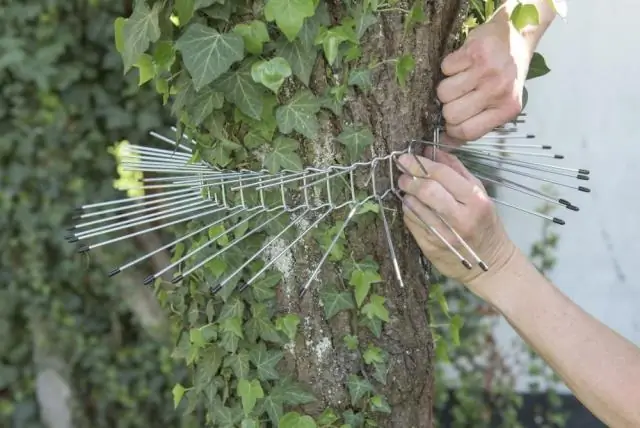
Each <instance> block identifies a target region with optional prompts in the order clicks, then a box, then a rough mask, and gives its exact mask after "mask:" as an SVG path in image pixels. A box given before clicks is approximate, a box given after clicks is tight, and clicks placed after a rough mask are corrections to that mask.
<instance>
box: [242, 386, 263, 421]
mask: <svg viewBox="0 0 640 428" xmlns="http://www.w3.org/2000/svg"><path fill="white" fill-rule="evenodd" d="M237 394H238V396H239V397H240V398H241V399H242V409H243V410H244V414H245V415H249V414H250V413H251V411H252V410H253V408H254V407H255V406H256V401H258V399H259V398H263V397H264V391H263V390H262V386H261V385H260V381H259V380H257V379H253V380H252V381H248V380H247V379H240V381H239V382H238V388H237Z"/></svg>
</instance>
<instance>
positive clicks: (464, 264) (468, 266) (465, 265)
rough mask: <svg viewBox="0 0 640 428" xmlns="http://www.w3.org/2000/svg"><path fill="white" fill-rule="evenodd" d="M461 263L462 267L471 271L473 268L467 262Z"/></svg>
mask: <svg viewBox="0 0 640 428" xmlns="http://www.w3.org/2000/svg"><path fill="white" fill-rule="evenodd" d="M461 262H462V266H464V267H466V268H467V269H469V270H471V269H473V266H471V263H469V262H468V261H467V260H461Z"/></svg>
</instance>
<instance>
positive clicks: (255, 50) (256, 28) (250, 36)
mask: <svg viewBox="0 0 640 428" xmlns="http://www.w3.org/2000/svg"><path fill="white" fill-rule="evenodd" d="M233 31H234V32H235V33H237V34H239V35H240V36H242V39H243V40H244V47H245V49H247V52H249V53H251V54H254V55H259V54H261V53H262V49H263V45H264V44H265V43H267V42H268V41H269V33H268V31H267V26H266V25H265V23H264V22H262V21H259V20H257V19H256V20H253V21H250V22H248V23H243V24H238V25H236V26H235V27H234V28H233Z"/></svg>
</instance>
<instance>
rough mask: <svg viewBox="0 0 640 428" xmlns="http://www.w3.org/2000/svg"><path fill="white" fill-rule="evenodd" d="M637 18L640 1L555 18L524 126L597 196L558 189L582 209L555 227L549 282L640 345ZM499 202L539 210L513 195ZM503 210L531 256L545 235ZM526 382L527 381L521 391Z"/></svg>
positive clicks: (590, 2) (503, 335)
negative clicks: (584, 176) (578, 170)
mask: <svg viewBox="0 0 640 428" xmlns="http://www.w3.org/2000/svg"><path fill="white" fill-rule="evenodd" d="M639 13H640V2H637V1H632V0H615V1H606V2H605V1H601V0H580V1H572V2H570V3H569V13H568V19H567V22H566V23H565V22H563V21H562V20H560V19H558V20H557V21H556V22H555V23H554V24H553V25H552V26H551V28H550V29H549V30H548V32H547V34H546V35H545V37H544V39H543V41H542V42H541V43H540V46H539V47H538V51H539V52H541V53H542V54H543V55H544V56H545V58H546V59H547V64H548V65H549V67H550V68H551V73H549V74H548V75H547V76H544V77H542V78H539V79H536V80H534V81H531V82H530V83H528V89H529V105H528V106H527V108H526V111H527V112H528V120H527V124H525V126H524V127H523V128H522V130H523V131H524V130H526V131H528V132H534V133H535V134H536V135H537V136H538V138H537V142H539V143H541V144H550V145H553V147H554V149H556V151H558V152H561V153H562V154H565V155H566V158H565V160H564V161H561V163H559V164H560V165H565V166H577V167H584V168H588V169H590V170H591V174H592V178H591V180H590V181H589V182H587V183H588V184H587V185H589V187H591V189H592V193H591V194H581V193H579V192H573V191H571V190H569V191H568V192H567V191H565V190H563V191H562V192H563V194H565V195H567V199H569V200H571V201H572V202H574V203H575V204H576V205H578V206H580V208H581V210H580V212H578V213H573V212H570V211H567V210H564V209H558V210H556V211H555V214H556V215H558V216H561V217H562V218H564V219H565V220H567V224H566V225H565V226H557V227H556V230H557V231H558V232H559V233H560V243H559V248H558V250H557V253H556V255H557V265H556V268H555V269H554V271H553V273H552V274H551V279H552V280H553V281H554V283H555V284H557V286H558V287H560V288H561V289H562V290H563V291H564V292H565V293H567V294H568V295H569V296H570V297H571V298H572V299H573V300H574V301H575V302H577V303H578V304H579V305H581V306H582V307H583V308H585V309H586V310H587V311H588V312H590V313H591V314H593V315H594V316H595V317H597V318H598V319H600V320H601V321H603V322H604V323H606V324H607V325H609V326H610V327H612V328H613V329H615V330H617V331H618V332H619V333H621V334H622V335H624V336H626V337H627V338H629V339H630V340H632V341H634V342H635V343H638V344H640V275H639V274H637V273H636V272H635V270H634V268H635V267H638V266H640V225H638V219H640V55H638V53H639V50H638V45H637V42H634V40H638V38H637V34H636V28H637V16H638V14H639ZM541 161H544V160H541ZM530 183H532V184H533V185H534V186H535V187H539V184H536V183H535V182H530ZM500 197H501V198H502V199H505V200H508V201H510V202H515V203H518V204H520V205H522V206H526V207H529V208H534V207H536V206H538V201H536V200H533V199H532V198H530V197H527V196H523V195H521V194H518V193H515V192H512V191H509V190H507V191H503V192H501V195H500ZM574 199H575V201H574ZM500 211H501V213H502V218H503V219H504V221H505V223H506V225H507V228H508V230H509V233H510V234H511V236H512V238H513V239H514V240H515V241H516V243H517V244H518V245H519V246H520V247H521V248H522V249H523V250H525V251H528V250H529V249H530V247H531V244H532V243H533V242H534V241H535V240H536V239H538V238H539V236H540V223H539V222H538V220H536V219H535V218H533V217H530V216H528V215H527V214H521V213H518V212H516V211H513V210H511V209H509V208H504V209H501V210H500ZM634 218H635V219H636V220H635V221H634V220H633V219H634ZM497 333H498V337H499V340H500V343H501V344H502V345H503V346H504V348H505V349H506V348H507V347H509V344H508V343H509V342H510V341H511V340H512V339H513V338H514V336H515V333H514V332H513V330H512V329H511V328H510V327H509V326H508V325H507V324H506V323H504V322H501V323H500V325H499V327H498V328H497ZM505 352H506V351H505ZM526 384H527V380H526V379H524V378H521V379H520V381H519V388H524V387H525V385H526Z"/></svg>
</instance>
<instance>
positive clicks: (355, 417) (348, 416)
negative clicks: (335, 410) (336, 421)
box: [340, 410, 364, 428]
mask: <svg viewBox="0 0 640 428" xmlns="http://www.w3.org/2000/svg"><path fill="white" fill-rule="evenodd" d="M342 417H343V418H344V421H345V422H346V423H347V425H348V426H349V427H350V428H360V427H362V425H363V424H364V415H363V414H362V413H353V410H347V411H346V412H343V413H342ZM340 428H342V427H340Z"/></svg>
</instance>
